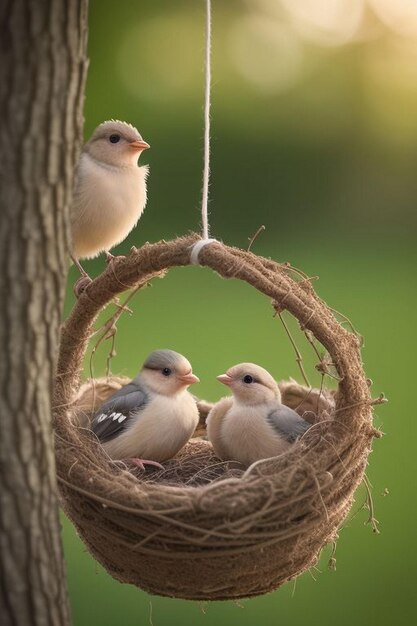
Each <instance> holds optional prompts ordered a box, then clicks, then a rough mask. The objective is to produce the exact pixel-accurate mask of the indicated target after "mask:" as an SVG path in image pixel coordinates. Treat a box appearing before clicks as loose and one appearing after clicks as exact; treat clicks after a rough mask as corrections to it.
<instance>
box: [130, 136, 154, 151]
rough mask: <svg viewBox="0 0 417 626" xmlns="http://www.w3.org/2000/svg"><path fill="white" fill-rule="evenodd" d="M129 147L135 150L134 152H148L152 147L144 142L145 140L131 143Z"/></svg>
mask: <svg viewBox="0 0 417 626" xmlns="http://www.w3.org/2000/svg"><path fill="white" fill-rule="evenodd" d="M129 146H130V147H131V148H133V149H134V150H147V149H148V148H150V147H151V146H150V145H149V144H148V143H147V142H146V141H143V139H137V140H136V141H131V142H130V143H129Z"/></svg>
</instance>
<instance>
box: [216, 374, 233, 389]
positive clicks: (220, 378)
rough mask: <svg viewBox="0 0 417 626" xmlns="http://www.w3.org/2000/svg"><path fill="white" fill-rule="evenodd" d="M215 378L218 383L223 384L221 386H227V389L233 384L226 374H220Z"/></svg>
mask: <svg viewBox="0 0 417 626" xmlns="http://www.w3.org/2000/svg"><path fill="white" fill-rule="evenodd" d="M216 378H217V380H218V381H219V383H223V385H227V386H228V387H230V385H231V384H232V382H233V378H231V377H230V376H228V375H227V374H220V376H216Z"/></svg>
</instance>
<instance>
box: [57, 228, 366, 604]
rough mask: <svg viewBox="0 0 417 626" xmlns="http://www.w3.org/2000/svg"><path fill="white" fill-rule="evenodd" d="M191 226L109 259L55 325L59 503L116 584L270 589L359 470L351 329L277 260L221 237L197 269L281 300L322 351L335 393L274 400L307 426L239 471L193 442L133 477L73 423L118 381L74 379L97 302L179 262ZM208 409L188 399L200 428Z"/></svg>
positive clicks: (312, 540)
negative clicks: (302, 414)
mask: <svg viewBox="0 0 417 626" xmlns="http://www.w3.org/2000/svg"><path fill="white" fill-rule="evenodd" d="M198 239H199V237H198V236H197V235H190V236H188V237H183V238H179V239H176V240H174V241H171V242H165V241H162V242H159V243H156V244H146V245H144V246H143V247H142V248H140V249H139V250H133V251H132V253H131V254H130V255H129V256H128V257H127V258H125V259H119V260H117V261H116V262H115V263H114V264H112V265H111V266H110V267H109V268H108V269H107V270H106V272H104V274H102V275H101V276H99V277H98V278H97V279H96V280H95V281H94V282H93V283H92V284H91V285H89V287H88V288H87V290H86V291H85V292H84V293H83V294H82V296H81V297H80V298H79V300H78V302H77V303H76V305H75V307H74V310H73V312H72V313H71V316H70V317H69V319H68V320H67V321H66V322H65V324H64V326H63V329H62V338H61V348H60V356H59V364H58V374H57V379H56V384H55V407H56V409H55V420H54V425H55V432H56V462H57V473H58V481H59V487H60V492H61V496H62V503H63V507H64V509H65V511H66V513H67V515H68V516H69V517H70V518H71V520H72V521H73V522H74V524H75V526H76V528H77V530H78V532H79V534H80V536H81V537H82V539H83V541H84V542H85V543H86V545H87V547H88V549H89V550H90V552H91V553H92V554H93V556H94V557H95V558H96V559H97V560H98V561H99V562H100V563H102V565H103V566H104V567H105V568H106V569H107V570H108V572H109V573H110V574H111V575H112V576H114V577H115V578H117V579H118V580H120V581H123V582H129V583H133V584H135V585H137V586H139V587H141V588H142V589H145V590H146V591H149V592H151V593H155V594H159V595H165V596H173V597H181V598H187V599H195V600H196V599H207V600H215V599H229V598H241V597H248V596H255V595H259V594H262V593H265V592H268V591H271V590H273V589H276V588H277V587H279V586H280V585H282V584H283V583H284V582H286V581H288V580H290V579H291V578H294V577H295V576H297V575H298V574H300V573H301V572H303V571H305V570H306V569H307V568H309V567H311V566H312V565H314V564H315V563H316V561H317V559H318V556H319V553H320V550H321V548H322V547H323V545H325V544H326V543H328V542H329V541H332V540H334V539H335V537H336V535H337V530H338V528H339V526H340V524H341V522H342V521H343V519H344V518H345V517H346V515H347V513H348V511H349V509H350V506H351V504H352V501H353V494H354V491H355V489H356V487H357V486H358V484H359V483H360V482H361V480H362V478H363V474H364V471H365V466H366V463H367V457H368V454H369V452H370V449H371V442H372V438H373V437H374V436H377V435H378V432H377V431H376V430H375V429H374V428H373V426H372V400H371V397H370V394H369V388H368V384H367V380H366V378H365V375H364V372H363V369H362V364H361V358H360V348H359V342H358V339H357V337H356V336H355V335H354V334H353V333H350V332H348V331H347V330H345V329H344V328H342V326H341V325H340V324H339V323H338V322H337V320H336V319H335V317H334V316H333V314H332V312H331V311H330V309H329V308H328V307H327V306H326V305H325V304H324V302H322V301H321V300H320V299H319V298H318V296H317V295H316V294H315V292H314V290H313V288H312V286H311V283H310V282H309V281H308V280H298V281H297V280H294V278H292V271H291V268H289V267H288V266H287V265H280V264H278V263H275V262H273V261H270V260H267V259H264V258H261V257H257V256H255V255H254V254H252V253H250V252H244V251H242V250H238V249H235V248H230V247H228V246H225V245H223V244H220V243H213V244H211V245H208V246H205V247H204V248H203V249H202V250H201V252H200V255H199V260H200V263H201V265H205V266H209V267H211V268H212V269H213V270H215V271H216V272H218V273H219V274H220V276H222V277H224V278H238V279H241V280H244V281H246V282H248V283H249V284H251V285H252V286H253V287H255V288H256V289H257V290H259V291H260V292H262V293H264V294H265V295H266V296H268V297H269V298H271V299H272V300H273V303H274V306H275V307H276V308H277V309H279V310H283V309H287V310H288V311H290V312H291V313H292V314H293V315H294V316H295V317H296V318H297V319H298V320H299V322H300V325H301V326H302V328H305V329H308V330H310V331H311V332H312V333H313V334H314V336H315V337H316V339H317V340H318V341H320V343H321V344H322V345H323V346H324V347H325V348H326V349H327V351H328V352H329V354H330V357H331V359H332V361H333V363H334V364H335V366H336V369H337V372H338V375H339V377H340V379H341V380H340V383H339V388H338V391H337V393H336V394H335V395H332V394H330V393H325V394H324V395H322V396H321V397H320V400H319V396H318V393H317V392H316V391H313V392H310V393H308V392H307V390H306V388H303V387H302V386H300V385H297V384H296V383H293V382H290V383H281V389H282V391H283V397H284V401H285V402H286V403H287V404H289V405H290V406H293V407H294V408H295V407H297V406H299V405H300V402H303V401H304V402H305V404H304V406H299V409H298V410H301V411H303V410H304V409H305V408H311V409H313V411H315V412H316V413H317V408H318V417H317V419H316V420H315V421H316V422H317V423H316V424H315V425H314V426H313V427H312V428H311V429H310V430H309V431H308V432H307V433H306V435H305V436H304V437H303V440H302V441H301V442H299V443H297V444H295V445H294V446H293V447H292V449H291V450H290V451H289V452H288V453H286V454H283V455H282V456H280V457H276V458H274V459H272V460H265V461H260V462H258V463H257V464H255V465H254V466H252V467H251V468H249V470H246V471H245V470H244V469H242V467H241V466H239V465H238V464H236V463H220V462H219V460H218V459H217V458H216V457H215V456H214V454H213V452H212V450H211V447H210V444H208V443H207V442H206V441H203V440H201V439H195V440H192V441H191V442H190V443H189V444H188V445H187V446H186V448H185V449H184V450H183V451H182V452H181V453H180V455H179V456H178V457H177V458H176V459H174V460H172V461H170V462H168V463H166V464H165V471H164V472H152V471H150V472H149V473H148V472H147V475H146V477H143V475H141V474H138V475H136V476H135V475H133V474H132V473H130V472H129V471H127V469H126V468H124V467H123V466H121V465H116V464H114V463H112V462H111V461H110V460H109V459H108V458H107V457H106V455H105V453H104V451H103V450H102V448H101V447H100V445H99V444H98V442H97V441H96V440H95V439H94V438H93V437H92V436H89V433H88V430H86V429H85V428H83V427H80V426H79V424H80V421H79V417H80V413H83V414H88V412H89V410H90V409H91V406H92V404H94V403H95V404H97V403H98V399H99V398H100V397H102V398H103V399H104V398H105V397H107V396H108V395H109V394H110V393H112V391H113V390H114V389H115V388H117V386H118V385H120V384H121V382H123V381H122V380H118V379H112V380H110V381H100V380H99V381H95V383H94V386H93V387H92V384H91V383H87V384H85V385H83V386H82V387H81V388H80V371H81V366H82V359H83V356H84V354H85V350H86V347H87V343H88V340H89V337H90V336H91V332H92V325H93V323H94V320H95V318H96V316H97V314H98V313H99V311H100V310H101V309H102V308H103V307H104V306H105V305H106V304H107V303H109V302H110V301H111V300H112V298H114V296H115V295H117V294H118V293H120V292H121V291H123V290H125V289H128V288H132V287H135V286H137V285H141V286H143V285H145V284H146V283H147V282H149V281H150V280H151V279H152V278H154V277H157V276H162V275H163V274H164V273H165V271H166V270H167V269H168V268H170V267H174V266H185V265H189V264H190V250H191V248H192V246H193V244H194V243H195V242H196V241H198ZM208 407H209V405H207V403H200V410H201V411H200V412H201V429H200V431H198V432H197V434H201V433H202V431H203V430H204V417H205V415H206V413H207V409H208Z"/></svg>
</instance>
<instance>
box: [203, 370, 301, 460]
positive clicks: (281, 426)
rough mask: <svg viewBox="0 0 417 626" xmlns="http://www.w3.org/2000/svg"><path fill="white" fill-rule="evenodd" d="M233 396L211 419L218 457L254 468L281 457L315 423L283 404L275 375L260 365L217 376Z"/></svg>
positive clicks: (222, 402) (220, 404)
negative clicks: (254, 463)
mask: <svg viewBox="0 0 417 626" xmlns="http://www.w3.org/2000/svg"><path fill="white" fill-rule="evenodd" d="M217 380H219V381H220V382H221V383H223V384H224V385H227V386H228V387H230V389H231V390H232V392H233V397H230V396H229V397H227V398H222V399H221V400H220V401H219V402H218V403H217V404H215V405H214V407H213V408H212V409H211V411H210V413H209V415H208V417H207V434H208V438H209V440H210V441H211V444H212V446H213V448H214V451H215V453H216V454H217V456H218V457H219V458H221V459H223V460H235V461H239V462H240V463H243V464H244V465H250V464H251V463H253V462H254V461H257V460H259V459H266V458H269V457H273V456H277V455H279V454H281V453H282V452H284V451H285V450H287V449H288V447H289V446H291V444H292V443H293V442H294V441H296V439H298V437H300V436H301V435H302V434H303V433H305V432H306V430H307V429H308V428H310V426H311V424H310V423H309V422H307V421H306V420H304V419H303V418H302V417H300V416H299V415H298V414H297V413H296V412H295V411H293V410H292V409H290V408H289V407H287V406H285V405H283V404H281V392H280V390H279V387H278V385H277V383H276V382H275V380H274V379H273V378H272V376H271V375H270V374H269V373H268V372H267V371H266V370H265V369H264V368H263V367H260V366H259V365H255V364H254V363H240V364H239V365H235V366H234V367H232V368H230V369H229V370H228V371H227V373H226V374H222V375H221V376H217Z"/></svg>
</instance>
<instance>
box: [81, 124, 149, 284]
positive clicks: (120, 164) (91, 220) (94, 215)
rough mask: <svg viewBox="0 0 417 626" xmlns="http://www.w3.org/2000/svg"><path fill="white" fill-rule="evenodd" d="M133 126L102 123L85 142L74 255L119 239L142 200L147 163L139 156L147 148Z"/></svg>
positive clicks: (86, 254) (91, 252) (89, 252)
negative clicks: (142, 162) (139, 160)
mask: <svg viewBox="0 0 417 626" xmlns="http://www.w3.org/2000/svg"><path fill="white" fill-rule="evenodd" d="M149 147H150V146H149V144H148V143H147V142H146V141H144V140H143V139H142V136H141V135H140V133H139V132H138V131H137V130H136V128H135V127H134V126H132V125H131V124H128V123H126V122H120V121H118V120H110V121H108V122H103V124H100V126H98V127H97V128H96V129H95V131H94V132H93V134H92V136H91V138H90V139H89V141H87V143H86V144H85V145H84V147H83V150H82V152H81V156H80V160H79V163H78V166H77V172H76V179H75V190H74V198H73V202H72V206H71V231H72V232H71V234H72V249H71V252H72V260H73V261H74V263H75V264H76V265H77V267H78V269H79V270H80V272H81V274H82V275H83V277H84V279H88V275H87V273H86V272H85V271H84V269H83V268H82V266H81V265H80V263H79V259H90V258H92V257H95V256H97V255H98V254H99V253H100V252H105V253H106V255H107V259H108V260H111V259H112V258H113V257H112V255H111V254H110V253H109V250H110V249H111V248H113V247H114V246H116V245H117V244H118V243H120V242H121V241H123V240H124V239H125V238H126V237H127V235H128V234H129V233H130V231H131V230H132V228H133V227H134V226H135V225H136V224H137V222H138V220H139V218H140V216H141V215H142V212H143V210H144V208H145V205H146V178H147V176H148V166H147V165H144V166H142V167H138V164H137V162H138V158H139V156H140V155H141V153H142V152H143V151H144V150H146V149H147V148H149Z"/></svg>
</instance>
